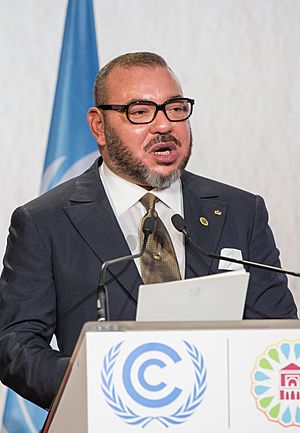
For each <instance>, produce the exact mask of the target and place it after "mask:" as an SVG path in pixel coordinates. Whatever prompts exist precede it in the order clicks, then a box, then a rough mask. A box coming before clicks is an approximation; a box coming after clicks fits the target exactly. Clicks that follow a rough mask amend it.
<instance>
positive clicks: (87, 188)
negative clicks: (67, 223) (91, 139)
mask: <svg viewBox="0 0 300 433" xmlns="http://www.w3.org/2000/svg"><path fill="white" fill-rule="evenodd" d="M99 185H100V179H99V174H98V163H97V161H95V163H94V164H93V165H92V166H91V167H89V168H88V169H87V170H86V171H85V172H83V173H81V174H79V175H78V176H75V177H73V178H72V179H69V180H67V181H65V182H63V183H61V184H59V185H57V186H55V187H54V188H52V189H51V190H49V191H47V192H45V193H43V194H41V195H40V196H38V197H36V198H34V199H33V200H30V201H29V202H27V203H25V204H23V205H21V206H19V208H18V209H24V210H26V211H27V212H29V213H32V214H34V213H36V212H38V213H40V212H42V213H43V212H51V211H55V210H56V209H61V208H63V207H64V206H67V205H69V204H70V200H72V197H75V198H76V197H79V201H81V200H82V201H84V198H85V197H86V200H88V199H89V196H90V197H92V196H95V195H96V191H97V189H98V188H99Z"/></svg>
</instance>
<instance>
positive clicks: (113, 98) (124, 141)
mask: <svg viewBox="0 0 300 433" xmlns="http://www.w3.org/2000/svg"><path fill="white" fill-rule="evenodd" d="M106 91H107V93H106V94H107V95H108V100H107V104H120V105H121V104H128V103H130V102H132V101H136V100H141V99H142V100H148V101H153V102H156V103H157V104H162V103H163V102H165V101H166V100H168V99H171V98H173V97H181V96H183V95H182V90H181V87H180V84H179V82H178V80H177V79H176V77H175V76H174V75H173V74H172V72H171V71H170V70H169V69H167V68H162V67H155V68H147V67H130V68H120V67H118V68H116V69H114V70H113V71H112V72H111V74H110V75H109V77H108V79H107V82H106ZM104 137H105V139H104V145H100V150H101V154H102V156H103V159H104V161H105V163H106V164H107V166H108V167H109V168H110V169H111V170H112V171H113V172H115V173H116V174H118V175H119V176H121V177H123V178H124V179H126V180H128V181H130V182H133V183H136V184H138V185H141V186H144V187H147V188H155V187H156V188H165V187H167V186H169V185H170V184H171V183H172V182H174V180H176V179H177V178H178V177H179V176H180V175H181V173H182V170H183V169H184V167H185V166H186V164H187V162H188V159H189V157H190V153H191V131H190V125H189V122H188V121H183V122H171V121H169V120H168V119H167V117H166V116H165V114H164V113H163V112H162V111H158V113H157V115H156V117H155V119H154V120H153V121H152V122H151V123H148V124H140V125H137V124H132V123H130V122H129V120H128V119H127V117H126V113H125V112H119V111H106V112H105V113H104Z"/></svg>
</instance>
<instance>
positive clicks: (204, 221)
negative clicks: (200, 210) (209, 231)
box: [199, 216, 208, 227]
mask: <svg viewBox="0 0 300 433" xmlns="http://www.w3.org/2000/svg"><path fill="white" fill-rule="evenodd" d="M199 221H200V223H201V224H202V225H203V226H204V227H207V226H208V221H207V219H206V218H205V217H203V216H202V217H200V218H199Z"/></svg>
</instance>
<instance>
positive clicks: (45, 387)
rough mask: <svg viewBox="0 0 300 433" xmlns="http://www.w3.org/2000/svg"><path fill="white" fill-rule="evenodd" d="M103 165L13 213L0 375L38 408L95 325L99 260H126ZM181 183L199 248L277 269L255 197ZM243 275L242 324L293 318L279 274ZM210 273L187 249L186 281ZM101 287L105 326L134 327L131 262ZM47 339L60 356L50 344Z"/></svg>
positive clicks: (195, 181) (210, 263)
mask: <svg viewBox="0 0 300 433" xmlns="http://www.w3.org/2000/svg"><path fill="white" fill-rule="evenodd" d="M101 161H102V160H101V158H100V159H99V160H98V161H96V162H95V164H94V165H93V166H92V167H91V168H90V169H88V170H87V171H86V172H85V173H84V174H82V175H81V176H79V177H77V178H74V179H72V180H70V181H68V182H66V183H64V184H62V185H60V186H58V187H56V188H54V189H53V190H51V191H49V192H47V193H46V194H44V195H42V196H40V197H38V198H37V199H35V200H33V201H31V202H30V203H28V204H26V205H24V206H22V207H20V208H18V209H17V210H16V211H15V212H14V214H13V216H12V222H11V227H10V233H9V237H8V245H7V250H6V254H5V257H4V269H3V272H2V276H1V286H0V288H1V289H0V377H1V380H2V381H3V382H4V383H5V384H6V385H8V386H9V387H11V388H14V389H15V390H16V391H17V392H18V393H19V394H21V395H23V396H24V397H26V398H28V399H30V400H32V401H34V402H36V403H37V404H39V405H41V406H43V407H49V405H50V403H51V401H52V399H53V396H54V394H55V392H56V389H57V387H58V385H59V383H60V381H61V379H62V376H63V374H64V371H65V369H66V366H67V363H68V359H69V356H70V355H71V353H72V351H73V348H74V345H75V343H76V340H77V338H78V336H79V333H80V330H81V328H82V326H83V324H84V323H85V322H87V321H90V320H96V319H97V311H96V288H97V285H98V280H99V273H100V268H101V264H102V262H103V261H105V260H108V259H112V258H115V257H121V256H125V255H128V254H130V251H129V248H128V245H127V243H126V241H125V238H124V236H123V234H122V232H121V229H120V227H119V225H118V222H117V220H116V218H115V215H114V213H113V210H112V208H111V206H110V204H109V201H108V199H107V196H106V194H105V191H104V188H103V186H102V183H101V181H100V177H99V171H98V166H99V164H100V163H101ZM182 186H183V198H184V217H185V220H186V223H187V227H188V229H189V232H190V234H191V236H192V238H193V239H194V240H195V241H196V242H197V243H198V244H199V245H201V247H202V248H203V249H204V250H206V251H209V252H213V253H217V254H219V253H220V251H221V249H222V248H235V249H239V250H241V251H242V256H243V258H244V259H246V260H253V261H257V262H263V263H268V264H271V265H275V266H280V263H279V258H278V250H277V249H276V246H275V243H274V239H273V235H272V232H271V230H270V228H269V226H268V215H267V211H266V208H265V205H264V202H263V200H262V198H261V197H259V196H255V195H253V194H250V193H247V192H245V191H242V190H239V189H237V188H233V187H230V186H228V185H224V184H221V183H219V182H215V181H212V180H209V179H206V178H203V177H200V176H196V175H194V174H192V173H189V172H185V173H184V174H183V175H182ZM215 211H218V212H215ZM201 216H203V217H205V218H206V219H207V221H208V223H209V224H208V226H204V225H202V224H200V222H199V218H200V217H201ZM250 271H251V277H250V283H249V288H248V293H247V299H246V306H245V311H244V318H245V319H260V318H296V317H297V312H296V307H295V304H294V301H293V298H292V296H291V294H290V292H289V290H288V288H287V280H286V277H285V276H284V275H282V274H276V273H271V272H267V271H262V270H257V269H254V268H253V269H251V270H250ZM216 272H219V270H218V261H217V260H212V259H209V258H207V257H201V256H199V254H198V253H197V252H196V251H195V250H194V249H193V248H192V247H191V246H190V245H189V244H187V245H186V275H185V277H186V278H191V277H196V276H201V275H207V274H209V273H216ZM106 283H107V287H108V292H109V311H110V319H111V320H134V319H135V314H136V301H137V298H138V288H139V285H140V284H142V281H141V277H140V275H139V273H138V271H137V268H136V266H135V264H134V262H130V263H127V264H122V265H115V266H112V267H111V268H110V269H109V270H108V272H107V279H106ZM53 333H55V334H56V336H57V341H58V345H59V348H60V352H58V351H54V350H52V349H51V348H50V347H49V342H50V340H51V337H52V334H53Z"/></svg>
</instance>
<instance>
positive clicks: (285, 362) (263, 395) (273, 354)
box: [251, 340, 300, 427]
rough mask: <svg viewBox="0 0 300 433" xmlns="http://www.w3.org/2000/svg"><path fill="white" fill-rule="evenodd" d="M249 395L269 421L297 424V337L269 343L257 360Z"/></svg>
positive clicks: (299, 342) (299, 408) (299, 348)
mask: <svg viewBox="0 0 300 433" xmlns="http://www.w3.org/2000/svg"><path fill="white" fill-rule="evenodd" d="M251 381H252V389H251V391H252V395H253V396H254V398H255V400H256V405H257V407H258V409H259V410H261V411H262V412H264V414H265V415H266V416H267V418H268V419H269V420H270V421H274V422H277V423H279V424H281V425H282V426H284V427H291V426H294V427H295V426H296V427H300V340H283V341H281V342H279V343H277V344H275V345H273V346H269V347H268V348H267V349H266V351H265V353H263V354H262V355H261V356H259V357H258V358H257V360H256V365H255V368H254V371H253V372H252V375H251Z"/></svg>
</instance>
